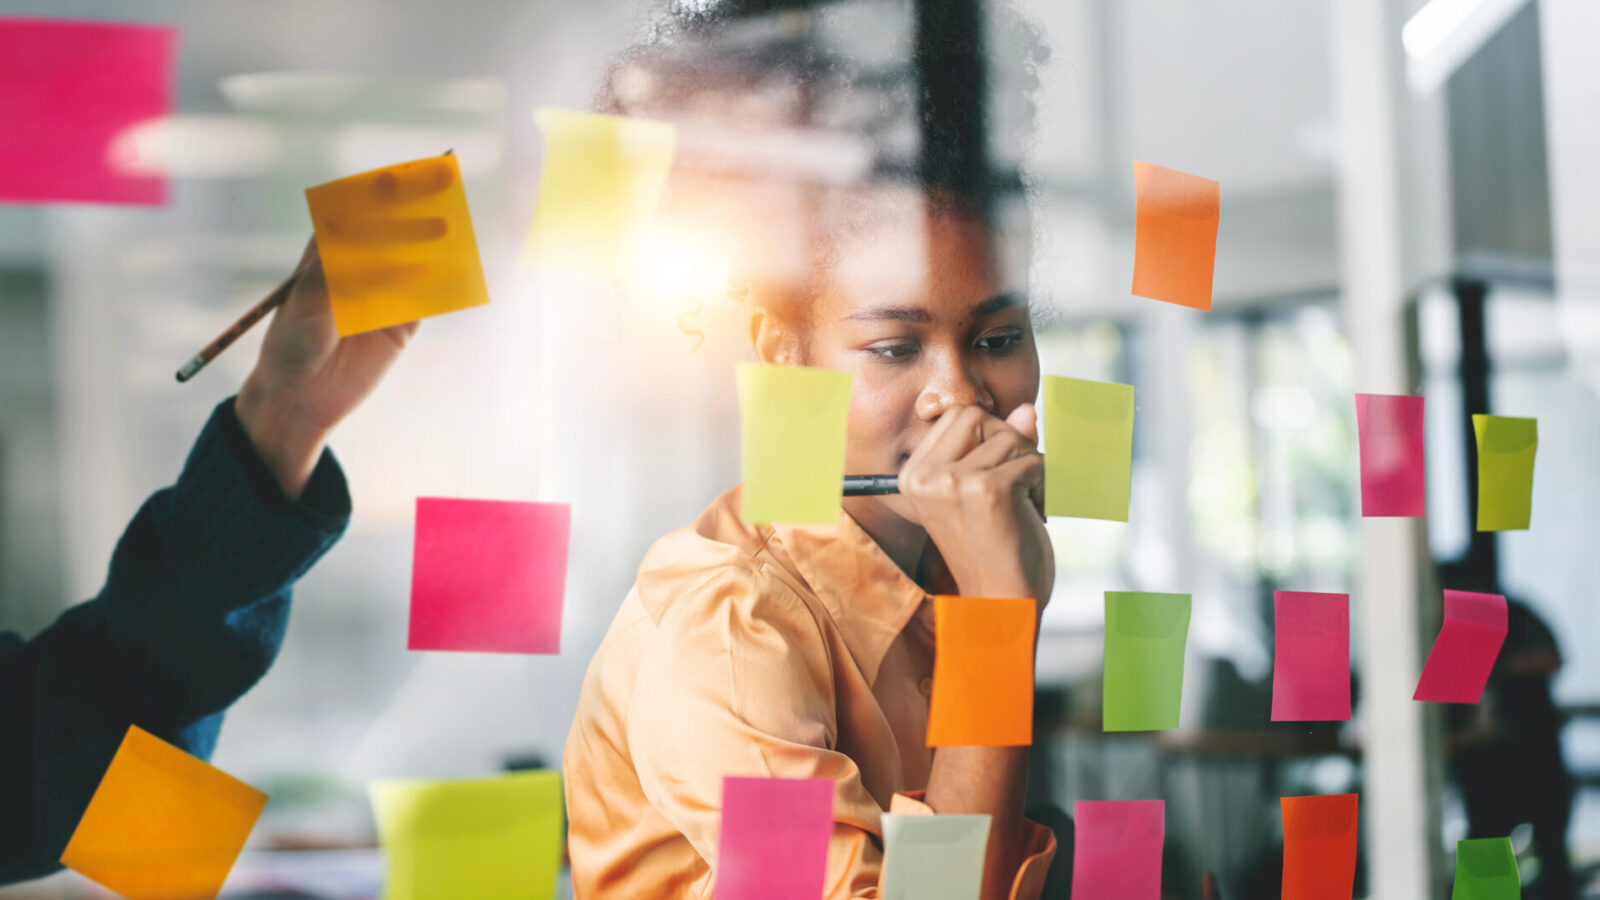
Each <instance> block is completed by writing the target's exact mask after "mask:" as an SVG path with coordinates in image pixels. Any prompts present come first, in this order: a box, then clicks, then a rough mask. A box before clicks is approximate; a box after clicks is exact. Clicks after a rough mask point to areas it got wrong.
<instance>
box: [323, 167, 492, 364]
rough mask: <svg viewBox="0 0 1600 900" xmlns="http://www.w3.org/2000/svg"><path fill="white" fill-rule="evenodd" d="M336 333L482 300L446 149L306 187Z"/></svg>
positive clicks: (457, 174)
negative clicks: (412, 159)
mask: <svg viewBox="0 0 1600 900" xmlns="http://www.w3.org/2000/svg"><path fill="white" fill-rule="evenodd" d="M306 205H307V206H309V207H310V208H311V225H312V228H313V229H315V231H316V233H317V249H318V250H319V251H321V253H322V269H323V271H324V272H325V273H326V274H327V278H328V297H329V299H330V300H331V301H332V303H333V321H334V324H335V325H337V326H338V328H339V334H340V336H346V335H352V334H360V333H361V332H363V331H373V330H375V329H378V328H387V327H389V326H390V325H399V324H402V323H404V322H415V321H416V320H418V319H425V318H427V317H428V316H437V315H439V314H440V313H447V312H455V311H456V310H458V309H467V308H468V307H472V306H482V305H483V304H485V303H488V302H489V288H488V286H487V284H486V283H485V282H484V278H483V264H482V262H480V261H479V259H478V239H477V237H476V236H474V234H473V232H472V215H471V213H469V212H468V211H467V192H466V189H465V188H463V187H462V185H461V167H460V166H459V165H458V164H457V163H456V158H455V157H454V156H430V157H428V158H427V159H419V160H416V161H415V162H408V163H401V164H399V165H395V166H388V167H387V168H383V169H374V170H372V171H371V172H363V173H361V174H360V175H351V176H350V177H348V178H341V179H339V180H338V181H330V182H328V183H327V184H320V185H317V186H316V187H313V188H306Z"/></svg>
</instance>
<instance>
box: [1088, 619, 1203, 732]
mask: <svg viewBox="0 0 1600 900" xmlns="http://www.w3.org/2000/svg"><path fill="white" fill-rule="evenodd" d="M1188 638H1189V595H1188V594H1139V593H1125V592H1121V591H1107V592H1106V644H1105V672H1104V675H1105V677H1104V678H1103V679H1102V681H1103V684H1104V708H1105V730H1106V731H1160V730H1162V729H1167V728H1177V727H1178V707H1179V705H1180V703H1181V702H1182V700H1183V649H1184V645H1185V643H1186V642H1187V641H1188Z"/></svg>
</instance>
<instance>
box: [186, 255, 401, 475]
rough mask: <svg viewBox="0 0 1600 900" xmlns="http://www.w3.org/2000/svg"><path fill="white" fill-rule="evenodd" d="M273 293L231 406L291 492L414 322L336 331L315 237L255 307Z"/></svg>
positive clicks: (396, 352) (396, 353) (383, 369)
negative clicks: (256, 351)
mask: <svg viewBox="0 0 1600 900" xmlns="http://www.w3.org/2000/svg"><path fill="white" fill-rule="evenodd" d="M278 297H281V301H280V304H281V305H280V307H279V308H278V309H277V312H276V314H275V315H273V317H272V321H271V323H269V325H268V326H267V336H266V339H265V340H264V341H263V342H262V344H261V355H260V357H259V358H258V359H257V360H256V365H255V368H254V369H252V370H251V372H250V375H249V376H248V377H247V378H246V379H245V382H244V386H243V387H241V388H240V389H239V397H238V399H237V400H235V401H234V411H235V413H236V414H237V415H238V417H239V423H240V425H242V426H243V427H244V431H245V434H247V435H248V436H249V437H250V440H251V443H253V444H254V445H255V448H256V452H257V453H258V454H260V456H261V460H262V462H264V463H265V464H266V466H267V468H268V469H269V470H271V472H272V473H273V475H274V477H276V478H277V480H278V483H279V485H281V486H282V487H283V489H284V492H285V493H286V494H288V495H289V496H290V497H291V498H294V497H298V496H299V495H300V492H301V491H302V490H303V489H304V488H305V484H306V480H307V479H309V478H310V477H311V472H312V470H313V469H314V468H315V467H316V464H317V459H318V458H319V457H320V456H321V454H322V448H323V446H324V445H325V444H326V443H327V439H328V435H329V433H330V432H332V430H333V428H334V426H335V425H338V424H339V422H341V421H343V420H344V418H345V417H346V416H348V415H349V414H350V413H351V412H352V411H353V410H354V409H355V408H356V407H357V406H359V405H360V404H361V401H362V400H364V399H366V397H367V395H369V394H371V393H372V391H373V389H374V388H376V387H377V386H378V382H379V381H381V380H382V379H383V376H384V374H385V373H386V372H387V371H388V370H389V367H390V366H392V365H393V364H394V361H395V360H396V359H398V358H399V357H400V353H401V351H402V350H404V349H405V347H406V345H407V343H409V342H410V340H411V336H412V335H413V334H415V333H416V331H417V327H418V323H417V322H407V323H405V324H403V325H394V326H391V327H389V328H383V329H379V330H377V331H368V332H363V333H361V334H354V335H350V336H349V337H344V338H341V337H339V332H338V329H337V327H336V326H335V325H334V321H333V310H332V306H331V304H330V302H329V299H328V286H327V282H326V280H325V279H324V278H323V274H322V259H321V257H320V256H319V255H318V253H317V242H316V239H315V238H312V239H311V240H310V241H309V242H307V244H306V249H305V253H304V255H303V256H302V257H301V259H300V265H299V266H298V267H296V269H295V272H294V274H293V275H291V276H290V277H289V279H288V280H287V281H285V282H284V284H283V285H282V286H281V287H279V288H278V290H276V291H274V292H273V294H272V295H271V296H269V297H268V298H267V300H266V301H263V303H262V304H260V305H258V306H257V308H256V309H258V310H259V309H261V307H262V306H266V307H267V309H271V306H272V304H271V301H272V300H273V299H274V298H278ZM255 312H256V310H252V312H251V313H249V314H247V315H246V317H245V320H241V323H243V327H244V328H248V327H249V325H250V324H253V323H254V321H255V320H256V319H259V318H260V315H255ZM252 315H254V318H251V316H252ZM234 330H238V331H239V332H240V333H242V332H243V328H240V326H239V325H235V326H234V328H233V329H230V330H229V331H230V332H232V331H234ZM226 336H227V335H226V334H225V335H224V337H226ZM219 340H221V339H219ZM213 355H215V354H213Z"/></svg>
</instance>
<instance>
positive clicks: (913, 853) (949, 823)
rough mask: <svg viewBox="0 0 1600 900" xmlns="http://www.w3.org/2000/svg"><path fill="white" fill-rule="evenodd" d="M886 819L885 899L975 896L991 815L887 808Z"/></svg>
mask: <svg viewBox="0 0 1600 900" xmlns="http://www.w3.org/2000/svg"><path fill="white" fill-rule="evenodd" d="M882 821H883V873H882V875H880V876H879V879H878V884H879V886H880V888H881V889H882V890H883V895H882V900H977V898H978V895H979V893H980V892H981V891H982V890H983V861H984V856H985V855H986V852H987V850H988V848H989V817H988V816H986V815H939V816H917V815H899V814H896V813H884V814H883V820H882Z"/></svg>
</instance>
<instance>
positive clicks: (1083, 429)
mask: <svg viewBox="0 0 1600 900" xmlns="http://www.w3.org/2000/svg"><path fill="white" fill-rule="evenodd" d="M1044 435H1045V437H1044V450H1045V454H1044V511H1045V514H1046V515H1050V516H1076V517H1078V518H1083V519H1109V520H1111V521H1114V522H1126V521H1128V495H1129V487H1130V485H1131V484H1132V481H1133V387H1132V386H1131V385H1126V384H1112V383H1109V382H1103V381H1083V380H1081V379H1077V378H1062V377H1060V376H1056V375H1046V376H1045V379H1044Z"/></svg>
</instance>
